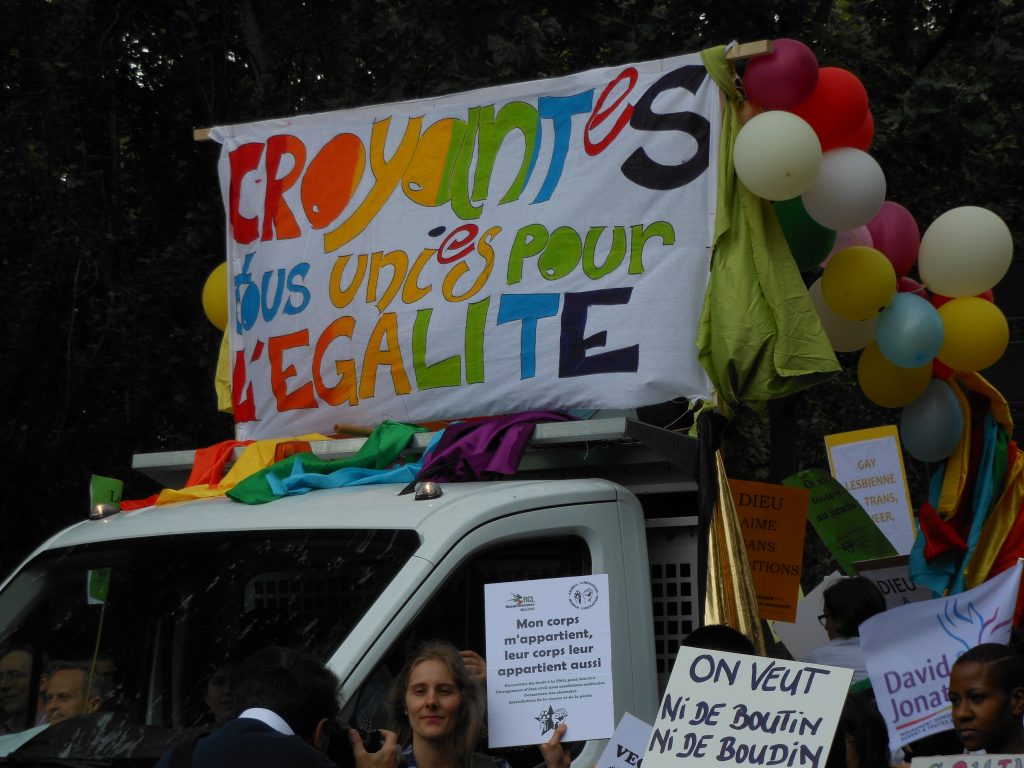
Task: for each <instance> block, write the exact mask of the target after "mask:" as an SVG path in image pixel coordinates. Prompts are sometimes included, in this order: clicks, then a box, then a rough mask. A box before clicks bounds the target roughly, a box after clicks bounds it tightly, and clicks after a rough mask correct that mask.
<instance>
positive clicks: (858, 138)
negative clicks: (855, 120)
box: [839, 109, 875, 152]
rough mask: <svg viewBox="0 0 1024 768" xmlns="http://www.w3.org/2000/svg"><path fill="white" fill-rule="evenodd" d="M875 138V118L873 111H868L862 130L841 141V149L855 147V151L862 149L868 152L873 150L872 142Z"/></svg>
mask: <svg viewBox="0 0 1024 768" xmlns="http://www.w3.org/2000/svg"><path fill="white" fill-rule="evenodd" d="M874 138H875V116H874V115H872V114H871V110H870V109H869V110H868V114H867V117H865V118H864V122H863V123H861V126H860V128H858V129H857V130H856V131H854V132H853V133H851V134H850V135H849V136H846V137H845V138H843V139H840V140H839V141H840V144H839V146H841V147H853V148H854V149H860V150H863V151H864V152H867V151H868V150H869V149H871V142H872V140H874Z"/></svg>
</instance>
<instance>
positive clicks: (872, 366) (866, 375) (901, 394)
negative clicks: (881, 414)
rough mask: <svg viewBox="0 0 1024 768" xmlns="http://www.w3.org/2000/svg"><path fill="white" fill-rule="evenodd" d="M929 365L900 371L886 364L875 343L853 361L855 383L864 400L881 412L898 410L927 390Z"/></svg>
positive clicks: (930, 377) (929, 376)
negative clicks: (892, 409) (854, 362)
mask: <svg viewBox="0 0 1024 768" xmlns="http://www.w3.org/2000/svg"><path fill="white" fill-rule="evenodd" d="M931 380H932V364H931V363H928V364H927V365H922V366H921V367H920V368H901V367H900V366H898V365H896V364H894V363H891V362H889V359H888V358H887V357H886V356H885V355H883V354H882V351H881V350H880V349H879V348H878V345H877V344H876V343H875V342H871V343H870V344H868V345H867V346H866V347H865V348H864V351H863V352H861V353H860V359H859V360H858V361H857V383H858V384H860V388H861V391H862V392H863V393H864V396H865V397H867V399H868V400H870V401H871V402H873V403H875V405H880V406H882V407H883V408H902V407H903V406H904V405H908V404H909V403H912V402H914V401H915V400H916V399H917V398H919V397H920V396H921V395H923V394H924V391H925V390H926V389H928V382H930V381H931Z"/></svg>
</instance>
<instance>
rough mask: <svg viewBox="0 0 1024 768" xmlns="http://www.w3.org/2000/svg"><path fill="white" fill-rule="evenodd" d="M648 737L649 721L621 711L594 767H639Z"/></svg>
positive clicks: (649, 732) (649, 731) (649, 730)
mask: <svg viewBox="0 0 1024 768" xmlns="http://www.w3.org/2000/svg"><path fill="white" fill-rule="evenodd" d="M650 738H651V725H650V723H645V722H644V721H643V720H641V719H640V718H639V717H635V716H634V715H631V714H630V713H629V712H625V713H623V715H622V719H621V720H619V725H618V727H617V728H616V729H615V733H613V734H612V737H611V738H610V739H609V740H608V746H607V747H605V748H604V752H602V753H601V757H599V758H598V759H597V767H596V768H640V764H641V763H642V762H643V757H644V753H645V752H646V751H647V743H648V741H650Z"/></svg>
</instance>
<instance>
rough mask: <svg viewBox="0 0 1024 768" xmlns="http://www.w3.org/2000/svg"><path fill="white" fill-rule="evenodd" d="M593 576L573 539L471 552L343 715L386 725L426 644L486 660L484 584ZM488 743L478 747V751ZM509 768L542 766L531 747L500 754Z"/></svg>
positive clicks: (370, 725)
mask: <svg viewBox="0 0 1024 768" xmlns="http://www.w3.org/2000/svg"><path fill="white" fill-rule="evenodd" d="M590 573H592V566H591V560H590V550H589V548H588V547H587V545H586V543H585V542H584V541H583V540H582V539H580V538H577V537H574V536H562V537H556V538H544V539H535V540H529V541H519V542H516V543H515V544H512V545H504V546H499V547H494V548H491V549H486V550H483V551H480V552H477V553H474V556H473V558H472V559H470V560H467V561H466V562H465V563H463V564H461V565H460V566H459V567H458V568H457V569H456V570H455V571H454V572H453V573H452V575H451V576H450V577H449V578H448V579H447V580H446V581H445V583H444V585H443V586H442V587H441V589H440V590H438V591H437V593H436V594H434V595H433V596H432V597H431V598H430V600H428V601H426V602H425V604H424V606H423V608H422V610H421V611H420V613H419V615H418V616H417V617H416V619H415V620H414V621H413V622H412V624H411V625H410V628H409V630H408V631H407V632H406V633H404V634H403V635H402V637H401V638H400V639H399V640H398V642H396V643H393V644H392V645H391V647H390V648H389V649H388V651H387V652H386V653H385V654H384V657H383V658H382V660H381V662H380V663H379V664H377V666H376V667H375V668H374V670H373V672H372V674H371V675H370V676H369V678H368V680H367V682H366V683H364V684H363V686H362V687H361V688H360V690H359V692H358V694H357V695H356V696H354V697H352V699H351V700H350V702H349V704H348V706H346V708H345V711H344V712H343V715H345V716H347V717H348V719H349V722H350V723H352V724H353V725H355V726H357V727H359V728H362V729H364V730H372V729H375V728H387V727H389V723H388V715H387V698H388V692H389V690H390V688H391V686H392V684H393V682H394V680H395V678H396V677H397V675H398V674H399V672H400V671H401V669H402V667H403V665H404V664H405V661H406V659H407V658H408V656H409V654H411V653H412V652H413V651H415V649H416V648H417V646H419V645H420V643H422V642H424V641H426V640H447V641H449V642H451V643H452V644H453V645H454V646H455V647H456V648H458V649H459V650H473V651H476V652H477V653H479V654H480V655H481V656H484V657H486V634H485V627H484V585H485V584H495V583H501V582H506V581H525V580H528V579H547V578H556V577H560V576H582V575H586V574H590ZM484 747H486V743H485V744H483V745H481V751H486V750H485V749H484ZM496 754H501V756H503V757H504V758H505V759H507V760H508V761H509V762H510V764H511V765H512V766H513V768H524V767H525V766H531V767H532V766H535V765H537V764H538V763H542V762H543V758H542V757H541V755H540V752H539V751H538V750H537V749H536V748H534V747H522V748H514V749H506V750H499V751H497V752H496Z"/></svg>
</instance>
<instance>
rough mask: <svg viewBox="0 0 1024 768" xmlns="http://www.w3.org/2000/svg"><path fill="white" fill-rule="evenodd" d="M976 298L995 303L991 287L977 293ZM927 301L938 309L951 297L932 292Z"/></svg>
mask: <svg viewBox="0 0 1024 768" xmlns="http://www.w3.org/2000/svg"><path fill="white" fill-rule="evenodd" d="M978 298H979V299H984V300H985V301H990V302H992V303H993V304H995V303H996V297H995V294H993V293H992V289H991V288H990V289H989V290H987V291H985V292H984V293H979V294H978ZM929 301H930V302H931V303H932V306H933V307H935V308H936V309H938V308H939V307H941V306H942V305H943V304H945V303H946V302H947V301H951V299H950V298H949V296H941V295H939V294H937V293H933V294H932V295H931V298H930V299H929Z"/></svg>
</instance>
